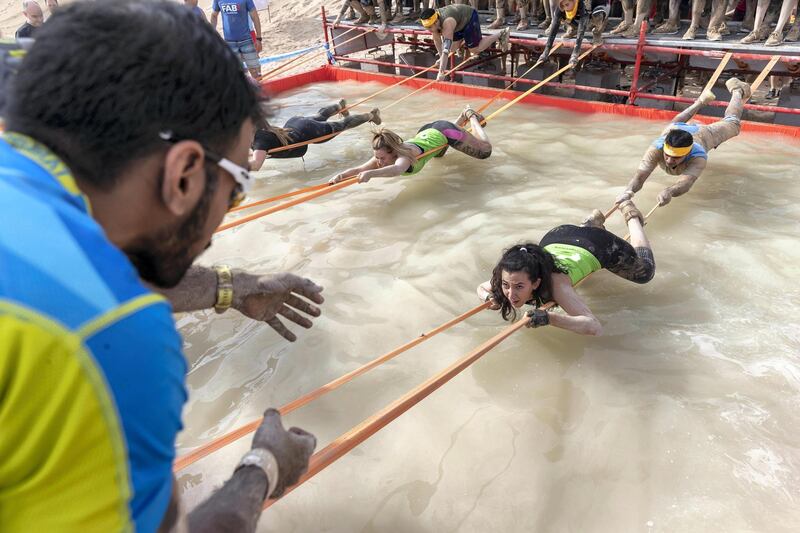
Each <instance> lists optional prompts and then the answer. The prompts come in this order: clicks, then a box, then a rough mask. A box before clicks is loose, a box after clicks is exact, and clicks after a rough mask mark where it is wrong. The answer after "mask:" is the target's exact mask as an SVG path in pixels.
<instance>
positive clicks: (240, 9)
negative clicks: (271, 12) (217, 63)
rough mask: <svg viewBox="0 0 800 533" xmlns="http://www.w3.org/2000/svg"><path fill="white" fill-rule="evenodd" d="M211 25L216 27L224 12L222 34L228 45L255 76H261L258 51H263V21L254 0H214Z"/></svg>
mask: <svg viewBox="0 0 800 533" xmlns="http://www.w3.org/2000/svg"><path fill="white" fill-rule="evenodd" d="M211 9H212V12H211V21H210V22H211V25H212V26H214V28H215V29H216V27H217V21H218V20H219V14H220V13H222V34H223V35H224V36H225V41H226V42H227V43H228V46H230V47H231V49H232V50H233V51H234V52H235V53H236V55H238V56H239V57H240V58H241V60H242V61H244V63H245V64H246V65H247V70H249V71H250V75H251V76H253V77H254V78H258V77H259V76H261V64H260V63H259V62H258V53H259V52H261V21H260V19H259V18H258V11H257V10H256V5H255V4H254V3H253V0H214V2H213V3H212V4H211ZM248 15H249V18H250V19H252V21H253V26H254V29H255V32H256V41H255V43H253V39H252V37H251V36H250V26H249V22H248Z"/></svg>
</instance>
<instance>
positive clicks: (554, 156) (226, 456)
mask: <svg viewBox="0 0 800 533" xmlns="http://www.w3.org/2000/svg"><path fill="white" fill-rule="evenodd" d="M378 88H380V87H379V86H377V85H372V84H357V83H353V82H346V83H338V84H334V83H327V84H319V85H312V86H307V87H303V88H301V89H298V90H295V91H293V92H290V93H285V94H283V95H280V97H279V98H277V99H276V100H275V103H276V105H277V106H278V111H277V113H278V118H277V119H276V120H275V122H281V121H282V120H285V119H287V118H289V117H290V116H292V115H295V114H309V115H310V114H313V112H314V111H316V108H317V107H320V106H321V105H322V104H324V103H327V102H330V101H335V100H337V99H339V98H340V97H347V98H349V99H351V100H355V99H357V98H359V97H363V96H366V95H368V94H371V93H372V92H374V91H376V90H377V89H378ZM402 94H405V92H404V90H403V89H402V88H399V89H394V90H393V91H392V92H389V93H386V94H384V95H382V96H381V97H379V98H378V99H377V103H376V105H379V106H380V105H386V104H387V103H388V102H390V101H391V99H392V98H393V97H398V96H400V95H402ZM466 103H471V104H472V105H473V107H476V108H477V107H478V106H479V105H480V104H481V102H480V101H468V100H466V99H462V98H456V97H453V96H445V95H440V94H437V93H427V94H424V95H418V96H415V97H412V98H410V99H409V100H407V101H406V102H405V103H404V105H403V106H402V109H401V106H398V107H397V108H394V109H391V110H389V111H387V112H386V115H385V117H384V118H385V121H386V123H387V125H390V126H391V127H392V128H393V129H394V130H396V131H397V132H398V133H400V134H401V135H405V136H410V135H411V134H413V133H414V132H415V131H416V129H417V128H418V127H419V126H420V125H422V124H424V123H426V122H429V121H431V120H433V119H440V118H441V119H450V120H453V119H455V117H457V115H458V113H459V112H460V110H461V108H462V107H463V106H464V104H466ZM662 127H663V125H662V124H660V123H655V122H650V121H644V120H635V119H629V118H620V117H614V116H609V115H602V114H595V115H582V114H572V113H569V112H565V111H561V110H553V109H545V108H536V107H533V106H528V105H518V106H515V107H513V108H512V109H511V111H510V112H508V113H505V114H503V115H502V116H501V117H499V118H498V119H497V120H495V121H493V122H492V123H491V124H490V125H489V127H488V129H487V132H488V134H489V136H490V138H491V139H492V141H493V142H494V143H495V148H494V153H493V154H492V157H491V158H490V159H488V160H485V161H477V160H473V159H469V158H467V157H466V156H464V155H462V154H459V153H457V152H455V151H453V150H450V152H449V153H448V154H447V155H446V157H445V158H443V159H440V160H434V161H433V162H431V163H429V164H428V166H427V167H426V169H425V170H424V171H423V173H421V174H419V175H417V176H416V177H414V178H403V179H398V178H395V179H374V180H373V181H371V182H370V183H368V184H364V185H356V186H352V187H349V188H347V189H345V190H343V191H341V192H338V193H335V194H333V195H331V196H329V197H324V198H320V199H318V200H315V201H313V202H309V203H306V204H304V205H302V206H297V207H294V208H291V209H289V210H287V211H284V212H282V213H279V214H275V215H272V216H269V217H267V218H264V219H261V220H258V221H255V222H251V223H249V224H247V225H245V226H243V227H241V228H238V229H236V230H233V231H229V232H227V233H225V234H222V235H220V236H218V237H217V238H216V239H215V242H214V246H213V248H212V249H211V250H210V251H209V252H208V253H207V254H206V256H204V257H203V259H202V262H204V263H206V264H209V263H212V262H222V261H224V262H227V263H230V264H232V265H234V266H236V267H239V268H246V269H249V270H251V271H259V272H265V273H266V272H279V271H292V272H295V273H298V274H301V275H304V276H307V277H310V278H312V279H314V280H316V281H317V282H319V283H320V284H322V285H324V286H325V293H324V294H325V297H326V299H327V301H326V303H325V304H324V306H323V316H322V317H321V318H319V319H318V320H316V321H315V325H314V327H313V329H311V330H309V331H299V332H298V333H299V337H300V339H299V340H298V342H296V343H294V344H290V343H288V342H285V341H283V340H281V339H280V338H279V337H278V336H277V335H276V334H274V333H273V332H272V331H271V330H270V329H269V328H268V327H266V326H263V325H259V324H255V323H253V322H251V321H249V320H247V319H244V318H243V317H242V316H241V315H238V314H237V313H235V312H229V313H226V314H225V315H222V316H216V315H214V314H213V312H212V313H194V314H189V315H183V316H180V317H178V324H179V326H180V329H181V332H182V334H183V335H184V338H185V343H186V353H187V356H188V358H189V362H190V365H191V371H190V374H189V377H188V383H189V392H190V400H189V404H188V405H187V407H186V409H185V410H184V423H185V426H186V429H185V431H184V432H183V433H182V434H181V436H180V439H179V443H178V444H179V450H180V451H181V452H185V451H188V450H189V449H191V448H193V447H194V446H197V445H199V444H202V443H204V442H207V441H208V440H210V439H212V438H214V437H215V436H218V435H220V434H222V433H224V432H226V431H228V430H230V429H232V428H234V427H237V426H239V425H240V424H242V423H244V422H247V421H249V420H251V419H253V418H255V417H257V416H258V415H259V414H260V413H261V412H262V411H263V409H264V408H266V407H268V406H279V405H282V404H285V403H287V402H289V401H290V400H292V399H294V398H296V397H298V396H300V395H301V394H303V393H305V392H308V391H309V390H312V389H314V388H316V387H318V386H320V385H322V384H324V383H326V382H328V381H330V380H331V379H333V378H335V377H338V376H339V375H341V374H343V373H345V372H347V371H349V370H351V369H353V368H355V367H357V366H358V365H360V364H363V363H364V362H366V361H368V360H370V359H372V358H374V357H376V356H377V355H380V354H382V353H384V352H386V351H389V350H390V349H392V348H394V347H396V346H399V345H400V344H403V343H404V342H406V341H409V340H411V339H413V338H415V337H417V336H418V335H420V334H421V333H422V332H424V331H427V330H430V329H431V328H433V327H435V326H436V325H439V324H441V323H443V322H445V321H447V320H449V319H450V318H452V317H453V316H455V315H458V314H460V313H462V312H464V311H466V310H467V309H470V308H471V307H473V306H475V305H476V304H477V303H478V302H477V299H476V297H475V287H476V286H477V285H478V284H479V283H481V282H482V281H484V280H486V279H487V278H488V276H489V274H490V270H491V268H492V266H493V263H494V262H495V261H496V260H497V258H498V257H499V254H500V251H501V250H502V248H504V247H506V246H508V245H511V244H514V243H516V242H518V241H520V240H524V239H534V240H538V239H539V238H540V237H541V236H542V235H543V234H544V233H545V232H546V231H547V230H549V229H550V228H552V227H554V226H556V225H559V224H562V223H577V222H578V221H580V220H581V219H582V217H583V216H585V214H586V213H588V212H589V211H590V210H591V209H592V208H600V209H603V210H605V209H607V208H608V207H610V206H611V204H612V202H613V199H614V198H615V197H616V195H617V194H618V193H619V192H621V191H622V190H623V189H624V186H625V185H626V183H627V180H628V179H629V178H630V176H631V175H632V173H633V171H634V169H635V168H636V166H637V164H638V162H639V159H640V157H641V155H642V154H643V152H644V150H645V149H646V148H647V146H648V143H649V142H651V140H652V139H653V138H654V137H655V136H657V135H658V133H659V132H660V130H661V128H662ZM368 131H369V129H368V127H362V128H361V129H359V130H354V131H350V132H346V133H345V134H343V135H342V136H340V137H339V138H337V139H335V140H333V141H331V142H329V143H327V144H324V145H321V146H314V147H312V148H311V150H310V151H309V154H308V156H307V157H306V158H305V161H300V160H288V161H287V160H274V161H269V162H268V163H267V165H266V166H265V170H264V171H262V172H260V173H259V174H258V175H259V178H260V179H259V184H258V186H257V188H256V191H255V192H254V197H257V198H262V197H267V196H271V195H274V194H278V193H280V192H284V191H288V190H291V189H294V188H297V187H300V186H304V185H308V184H312V183H318V182H319V181H321V180H322V179H324V178H325V177H327V176H330V175H332V174H334V173H335V172H337V171H339V170H342V169H344V168H346V167H347V166H349V165H352V164H354V163H358V162H361V161H363V160H364V159H365V158H366V157H368V155H369V140H370V139H369V134H368ZM798 158H800V145H798V143H796V142H792V141H789V140H787V139H786V138H783V137H774V136H758V135H753V134H743V135H741V136H740V137H738V138H736V139H734V140H732V141H729V142H728V143H726V144H724V145H723V146H722V147H720V148H719V149H718V150H715V151H714V152H712V153H711V156H710V164H709V166H708V168H707V170H706V172H705V174H704V175H703V176H702V177H701V179H700V180H699V181H698V183H697V184H696V185H695V187H694V188H693V190H692V191H691V192H690V193H689V194H688V195H687V196H684V197H682V198H678V199H675V200H674V201H673V202H672V203H671V204H670V205H669V206H668V207H667V208H665V209H661V210H658V211H656V213H655V214H654V215H653V218H652V219H651V221H650V223H649V224H648V225H647V228H646V230H647V233H648V236H649V237H650V238H651V241H652V245H653V250H654V254H655V258H656V265H657V271H656V276H655V278H654V279H653V281H652V282H650V283H649V284H647V285H644V286H640V285H635V284H633V283H630V282H626V281H625V280H622V279H619V278H616V277H615V276H614V275H612V274H610V273H608V272H599V273H597V274H595V275H593V276H592V277H591V279H589V280H587V282H586V283H584V284H583V285H582V286H581V287H580V288H579V293H580V294H581V295H582V296H583V298H584V299H585V300H586V302H587V304H588V305H589V306H590V308H591V309H592V310H593V311H594V313H595V314H596V316H597V317H598V318H599V319H600V321H601V322H602V324H603V326H604V329H605V331H604V335H603V336H602V337H596V338H595V337H581V336H578V335H575V334H572V333H569V332H565V331H561V330H557V329H554V328H542V329H538V330H523V331H521V332H518V333H516V334H515V335H513V336H512V337H511V338H509V339H508V340H507V341H506V342H504V343H502V344H501V345H500V346H498V347H497V348H495V349H494V350H492V351H491V352H489V353H488V354H487V355H486V356H485V357H484V358H483V359H481V360H480V361H478V362H477V363H476V364H474V365H473V366H472V367H470V368H469V369H468V370H466V371H465V372H464V373H462V374H461V375H460V376H458V377H457V378H455V379H453V380H452V381H451V382H450V383H448V384H447V385H445V386H444V387H443V388H442V389H440V390H439V391H437V392H436V393H434V394H433V395H431V396H430V397H429V398H427V399H426V400H424V401H423V402H422V403H420V404H419V405H417V406H416V407H414V408H413V409H412V410H410V411H409V412H408V413H406V414H405V415H403V416H402V417H400V418H399V419H398V420H397V421H395V422H393V423H392V424H390V425H389V426H387V427H386V428H384V429H383V430H382V431H380V432H379V433H378V434H376V435H375V436H374V437H372V438H371V439H369V440H368V441H366V442H365V443H364V444H362V445H361V446H359V447H357V448H356V449H355V450H353V451H352V452H351V453H350V454H348V455H346V456H345V457H344V458H342V459H341V460H339V461H338V462H336V463H335V464H334V465H332V466H330V467H329V468H328V469H327V470H325V471H323V472H322V473H321V474H319V475H318V476H316V477H315V478H314V479H312V480H311V481H310V482H308V483H306V484H305V485H304V486H302V487H301V488H299V489H297V490H296V491H294V492H293V493H292V494H290V495H288V496H287V497H286V498H285V499H284V500H282V501H281V502H279V503H278V504H276V505H274V506H273V507H272V508H271V509H270V510H269V511H267V512H266V513H264V515H263V516H262V517H261V521H260V525H259V528H260V530H261V531H284V532H285V531H302V532H305V531H337V532H339V531H341V532H352V531H361V532H372V531H391V532H405V531H408V532H412V531H414V532H418V531H431V532H434V531H435V532H444V531H464V532H472V531H480V532H489V531H498V532H507V531H526V532H527V531H537V532H538V531H554V532H556V531H558V532H560V531H581V532H585V531H592V532H595V531H596V532H606V531H607V532H620V531H643V532H656V531H659V532H660V531H663V532H674V531H681V532H694V531H697V532H706V531H765V532H767V531H768V532H779V531H787V532H788V531H797V527H798V524H800V511H798V497H799V496H800V494H798V487H799V486H800V451H799V450H798V435H800V423H799V422H798V415H797V413H798V412H800V318H798V317H799V316H800V291H798V289H797V285H796V282H795V280H796V279H797V278H798V275H800V267H798V265H800V246H798V239H797V236H798V233H799V232H800V188H798V185H797V178H798V170H797V161H798ZM671 179H672V178H670V177H668V176H666V175H664V174H663V173H661V172H660V171H656V172H655V173H654V175H653V176H652V178H651V179H650V180H649V181H648V183H647V184H646V186H645V188H644V190H643V191H642V192H641V193H640V194H639V195H638V197H637V199H638V202H639V205H640V206H641V207H642V208H643V209H649V208H650V207H652V206H653V205H654V203H655V197H656V195H657V194H658V192H659V191H660V190H661V188H662V187H664V186H666V185H668V184H670V183H671ZM608 227H609V229H610V230H612V231H616V232H620V233H623V232H624V228H623V223H622V219H621V217H619V215H615V217H614V218H612V219H611V220H610V222H609V223H608ZM503 327H504V323H503V322H502V321H501V319H500V317H499V316H498V315H497V314H495V313H492V312H484V313H482V314H479V315H477V316H475V317H473V318H471V319H468V320H467V321H466V322H464V323H463V324H461V325H459V326H456V327H454V328H452V329H451V330H449V331H447V332H445V333H443V334H441V335H439V336H438V337H435V338H433V339H431V340H429V341H427V342H425V343H423V344H422V345H421V346H419V347H417V348H415V349H414V350H412V351H410V352H408V353H406V354H403V355H401V356H400V357H398V358H397V359H395V360H393V361H391V362H389V363H387V364H385V365H383V366H382V367H380V368H378V369H376V370H373V371H372V372H370V373H369V374H367V375H364V376H362V377H360V378H358V379H357V380H356V381H354V382H352V383H350V384H349V385H346V386H344V387H342V388H341V389H339V390H338V391H335V392H333V393H331V394H328V395H327V396H325V397H323V398H321V399H319V400H317V401H315V402H314V403H312V404H310V405H308V406H306V407H304V408H302V409H300V410H298V411H296V412H295V413H292V414H290V415H289V416H287V417H286V423H287V426H288V425H297V426H300V427H303V428H305V429H307V430H309V431H311V432H313V433H314V434H316V436H317V438H318V439H319V447H322V446H324V445H326V444H327V443H328V442H330V441H331V440H333V439H334V438H336V437H337V436H338V435H340V434H342V433H344V432H345V431H347V430H348V429H349V428H351V427H352V426H354V425H356V424H357V423H358V422H360V421H361V420H362V419H364V418H366V417H367V416H369V415H370V414H372V413H373V412H375V411H377V410H378V409H380V408H381V407H383V406H384V405H386V404H388V403H389V402H391V401H392V400H394V399H395V398H397V397H398V396H400V395H401V394H403V393H404V392H405V391H407V390H409V389H411V388H412V387H414V386H415V385H417V384H418V383H420V382H422V381H423V380H424V379H426V378H427V377H429V376H430V375H432V374H434V373H435V372H437V371H438V370H440V369H442V368H444V367H446V366H447V365H448V364H449V363H451V362H452V361H454V360H455V359H457V358H458V357H460V356H461V355H463V354H464V353H466V352H468V351H469V350H470V349H471V348H473V347H475V346H477V345H478V344H480V343H481V342H482V341H484V340H486V339H488V338H489V337H491V336H492V335H494V334H495V333H497V332H498V331H500V330H501V329H502V328H503ZM294 329H295V331H297V330H298V329H299V328H294ZM248 444H249V438H248V439H243V440H242V441H240V442H238V443H237V444H235V445H232V446H230V447H228V448H227V449H225V450H223V451H222V452H218V453H216V454H214V455H212V456H211V457H209V458H206V459H204V460H202V461H200V462H199V463H197V464H196V465H193V466H191V467H190V468H188V469H186V470H185V471H183V472H181V474H180V475H179V482H180V484H181V486H182V487H183V490H184V497H185V498H186V499H187V501H188V502H190V504H192V505H193V504H196V503H197V502H198V501H199V500H200V499H202V498H203V497H205V496H206V495H207V494H209V493H210V492H211V491H212V490H213V489H214V488H215V487H216V486H218V485H219V484H220V483H221V482H222V481H223V480H224V479H226V478H227V477H228V476H229V475H230V472H231V471H232V469H233V467H234V466H235V464H236V462H237V461H238V458H239V457H240V455H241V454H242V453H243V451H244V450H245V448H246V447H247V446H248Z"/></svg>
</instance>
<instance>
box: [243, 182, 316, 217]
mask: <svg viewBox="0 0 800 533" xmlns="http://www.w3.org/2000/svg"><path fill="white" fill-rule="evenodd" d="M327 187H330V184H329V183H320V184H319V185H312V186H310V187H303V188H302V189H297V190H296V191H290V192H285V193H283V194H279V195H278V196H272V197H270V198H265V199H263V200H258V201H257V202H251V203H249V204H244V205H240V206H239V207H234V208H233V209H231V210H230V211H228V213H236V212H237V211H241V210H242V209H249V208H251V207H256V206H259V205H264V204H268V203H271V202H277V201H278V200H283V199H284V198H291V197H292V196H297V195H298V194H306V193H309V192H314V191H319V190H322V189H325V188H327Z"/></svg>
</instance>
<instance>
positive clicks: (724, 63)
mask: <svg viewBox="0 0 800 533" xmlns="http://www.w3.org/2000/svg"><path fill="white" fill-rule="evenodd" d="M731 57H733V52H727V53H726V54H725V55H724V56H722V59H720V60H719V65H717V69H716V70H715V71H714V74H712V75H711V78H709V80H708V83H706V86H705V87H704V88H703V91H710V90H711V88H712V87H713V86H714V84H715V83H717V80H718V79H719V76H720V74H722V71H723V70H725V67H726V66H727V65H728V61H730V60H731Z"/></svg>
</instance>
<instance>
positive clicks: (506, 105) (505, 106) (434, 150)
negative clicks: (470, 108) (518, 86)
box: [412, 45, 598, 157]
mask: <svg viewBox="0 0 800 533" xmlns="http://www.w3.org/2000/svg"><path fill="white" fill-rule="evenodd" d="M597 47H598V45H594V46H592V47H591V48H589V49H588V50H586V51H585V52H584V53H582V54H581V55H580V56H578V61H579V62H580V60H581V59H583V58H584V57H586V56H588V55H589V54H591V53H592V52H593V51H594V49H595V48H597ZM571 68H573V67H572V66H571V65H566V66H564V67H562V68H560V69H558V70H557V71H555V72H553V73H552V74H551V75H549V76H548V77H546V78H545V79H543V80H542V81H540V82H539V83H537V84H536V85H534V86H533V87H531V88H530V89H528V90H527V91H525V92H524V93H522V94H521V95H519V96H517V97H516V98H514V99H513V100H511V101H510V102H508V103H507V104H505V105H504V106H503V107H501V108H500V109H498V110H497V111H495V112H494V113H492V114H491V115H489V116H487V117H486V118H485V119H484V120H483V123H484V124H486V123H487V122H489V121H490V120H492V119H493V118H495V117H496V116H497V115H499V114H500V113H503V112H504V111H506V110H507V109H508V108H509V107H511V106H512V105H514V104H516V103H517V102H519V101H520V100H522V99H523V98H525V97H526V96H528V95H529V94H531V93H532V92H534V91H537V90H539V89H540V88H541V87H543V86H544V85H545V84H546V83H547V82H549V81H550V80H552V79H553V78H555V77H557V76H560V75H561V74H563V73H564V72H566V71H568V70H570V69H571ZM412 94H413V93H412ZM446 146H447V145H442V146H437V147H436V148H431V149H430V150H428V151H427V152H423V153H421V154H420V155H419V157H425V156H427V155H430V154H433V153H436V152H438V151H439V150H442V149H443V148H445V147H446Z"/></svg>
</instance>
